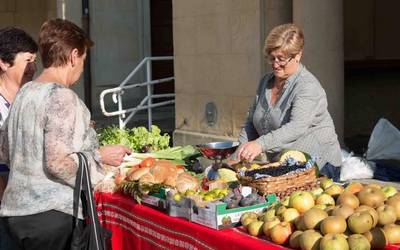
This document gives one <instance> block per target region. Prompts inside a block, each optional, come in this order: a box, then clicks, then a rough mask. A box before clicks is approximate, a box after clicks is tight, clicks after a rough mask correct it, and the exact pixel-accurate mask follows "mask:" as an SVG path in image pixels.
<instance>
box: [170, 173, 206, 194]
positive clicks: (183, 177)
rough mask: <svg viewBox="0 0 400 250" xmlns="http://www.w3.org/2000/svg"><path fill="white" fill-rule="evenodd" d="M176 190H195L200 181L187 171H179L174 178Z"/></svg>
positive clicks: (182, 191)
mask: <svg viewBox="0 0 400 250" xmlns="http://www.w3.org/2000/svg"><path fill="white" fill-rule="evenodd" d="M175 187H176V190H178V192H180V193H185V192H186V190H197V189H199V188H200V183H199V181H198V180H197V178H195V177H193V176H192V175H190V174H188V173H181V174H179V175H178V178H177V179H176V185H175Z"/></svg>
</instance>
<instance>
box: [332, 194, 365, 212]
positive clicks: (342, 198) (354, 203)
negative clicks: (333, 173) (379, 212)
mask: <svg viewBox="0 0 400 250" xmlns="http://www.w3.org/2000/svg"><path fill="white" fill-rule="evenodd" d="M336 204H337V205H348V206H349V207H351V208H353V209H356V208H358V206H360V201H359V200H358V198H357V196H355V195H354V194H351V193H348V192H344V193H342V194H340V195H339V197H338V198H337V200H336Z"/></svg>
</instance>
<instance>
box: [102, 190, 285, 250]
mask: <svg viewBox="0 0 400 250" xmlns="http://www.w3.org/2000/svg"><path fill="white" fill-rule="evenodd" d="M96 202H97V210H98V214H99V219H100V222H101V224H102V225H103V226H104V227H106V228H107V229H109V230H111V231H112V234H113V235H112V239H111V243H112V249H113V250H122V249H123V250H130V249H233V250H234V249H271V250H274V249H277V250H278V249H286V248H284V247H282V246H279V245H275V244H273V243H271V242H268V241H266V240H264V239H259V238H255V237H252V236H250V235H248V234H246V233H245V232H243V231H241V230H240V229H235V228H233V229H225V230H220V231H218V230H215V229H211V228H208V227H205V226H202V225H199V224H195V223H192V222H189V221H187V220H185V219H181V218H175V217H171V216H168V215H167V214H165V213H162V212H160V211H158V210H155V209H153V208H150V207H147V206H144V205H140V204H137V203H135V202H134V200H133V198H131V197H129V196H126V195H123V194H119V193H115V194H110V193H96Z"/></svg>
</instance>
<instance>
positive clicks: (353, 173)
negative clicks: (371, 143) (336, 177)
mask: <svg viewBox="0 0 400 250" xmlns="http://www.w3.org/2000/svg"><path fill="white" fill-rule="evenodd" d="M374 170H375V164H374V163H373V162H369V161H367V160H366V159H364V158H361V157H357V156H354V153H353V152H350V153H349V152H347V151H346V150H344V149H342V168H341V170H340V181H347V180H352V179H370V178H372V177H373V176H374Z"/></svg>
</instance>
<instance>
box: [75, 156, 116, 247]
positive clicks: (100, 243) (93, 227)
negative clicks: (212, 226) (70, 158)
mask: <svg viewBox="0 0 400 250" xmlns="http://www.w3.org/2000/svg"><path fill="white" fill-rule="evenodd" d="M77 155H78V159H79V168H78V171H77V175H76V180H75V189H74V218H75V223H74V229H73V233H72V241H71V250H107V249H108V248H107V244H106V242H107V239H109V238H110V237H111V232H109V231H108V230H106V229H105V228H102V227H101V226H100V222H99V218H98V216H97V210H96V204H95V202H94V199H93V191H92V185H91V181H90V174H89V167H88V161H87V158H86V156H85V155H84V154H82V153H77ZM79 201H81V202H82V213H83V218H84V220H83V222H82V221H80V220H79V219H78V209H79Z"/></svg>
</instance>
